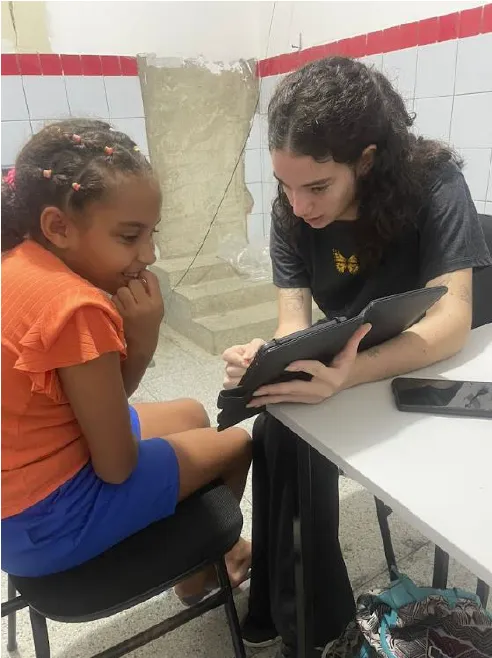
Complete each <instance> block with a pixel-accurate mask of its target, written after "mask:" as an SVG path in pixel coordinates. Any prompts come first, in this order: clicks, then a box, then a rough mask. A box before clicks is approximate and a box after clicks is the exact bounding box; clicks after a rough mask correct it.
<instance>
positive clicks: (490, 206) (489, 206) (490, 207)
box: [484, 201, 492, 217]
mask: <svg viewBox="0 0 492 658" xmlns="http://www.w3.org/2000/svg"><path fill="white" fill-rule="evenodd" d="M484 213H485V214H486V215H490V216H491V217H492V201H487V203H486V204H485V208H484Z"/></svg>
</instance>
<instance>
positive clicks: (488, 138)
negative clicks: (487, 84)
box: [451, 92, 492, 148]
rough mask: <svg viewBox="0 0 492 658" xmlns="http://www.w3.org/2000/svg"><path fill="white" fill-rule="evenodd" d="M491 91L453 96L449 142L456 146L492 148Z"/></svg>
mask: <svg viewBox="0 0 492 658" xmlns="http://www.w3.org/2000/svg"><path fill="white" fill-rule="evenodd" d="M491 117H492V92H489V93H485V94H470V95H467V96H455V99H454V108H453V120H452V123H451V143H452V144H454V146H456V147H457V148H492V120H491Z"/></svg>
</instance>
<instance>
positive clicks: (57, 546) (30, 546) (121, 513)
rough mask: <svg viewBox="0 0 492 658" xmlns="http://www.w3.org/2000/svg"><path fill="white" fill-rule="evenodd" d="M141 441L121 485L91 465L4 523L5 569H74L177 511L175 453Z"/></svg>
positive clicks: (135, 425) (31, 572)
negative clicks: (101, 475) (135, 459)
mask: <svg viewBox="0 0 492 658" xmlns="http://www.w3.org/2000/svg"><path fill="white" fill-rule="evenodd" d="M130 416H131V423H132V430H133V433H134V434H135V436H137V437H138V439H139V445H138V463H137V466H136V467H135V470H134V471H133V473H132V475H131V476H130V477H129V478H128V480H126V482H124V483H123V484H117V485H114V484H107V483H106V482H103V481H102V480H101V479H100V478H99V477H98V476H97V475H96V474H95V472H94V469H93V468H92V465H91V463H89V464H87V465H86V466H84V468H82V470H81V471H79V472H78V473H77V474H76V475H75V476H74V477H73V478H72V479H71V480H69V481H68V482H65V484H63V485H62V486H61V487H60V488H59V489H57V490H56V491H54V492H53V493H52V494H50V495H49V496H48V497H47V498H45V499H44V500H42V501H41V502H39V503H36V504H35V505H33V506H32V507H29V508H28V509H26V510H25V511H24V512H21V513H20V514H17V515H16V516H12V517H9V518H7V519H3V520H2V570H3V571H5V572H7V573H9V574H12V575H16V576H44V575H47V574H51V573H56V572H58V571H64V570H66V569H70V568H72V567H75V566H77V565H79V564H82V563H83V562H87V560H90V559H91V558H93V557H95V556H96V555H99V554H100V553H103V552H104V551H105V550H107V549H108V548H110V547H111V546H114V545H115V544H118V543H119V542H121V541H122V540H123V539H125V538H126V537H129V536H130V535H133V534H134V533H136V532H138V531H139V530H143V528H146V527H147V526H148V525H150V524H151V523H153V522H154V521H158V520H159V519H163V518H165V517H166V516H170V515H171V514H173V513H174V510H175V508H176V504H177V502H178V493H179V468H178V460H177V458H176V454H175V452H174V450H173V448H172V446H171V444H170V443H168V442H167V441H166V440H164V439H148V440H146V441H142V440H141V438H142V437H141V433H140V422H139V419H138V415H137V412H136V410H135V409H133V407H130Z"/></svg>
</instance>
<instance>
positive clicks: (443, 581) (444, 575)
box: [432, 546, 449, 589]
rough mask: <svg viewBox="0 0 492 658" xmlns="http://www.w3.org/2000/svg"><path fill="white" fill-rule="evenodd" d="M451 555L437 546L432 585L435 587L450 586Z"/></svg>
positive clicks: (443, 587) (444, 587)
mask: <svg viewBox="0 0 492 658" xmlns="http://www.w3.org/2000/svg"><path fill="white" fill-rule="evenodd" d="M448 569H449V555H448V554H447V553H446V552H445V551H443V550H442V548H440V547H439V546H436V548H435V552H434V576H433V578H432V587H434V588H435V589H446V587H447V586H448Z"/></svg>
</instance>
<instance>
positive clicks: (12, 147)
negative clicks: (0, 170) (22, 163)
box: [2, 121, 32, 167]
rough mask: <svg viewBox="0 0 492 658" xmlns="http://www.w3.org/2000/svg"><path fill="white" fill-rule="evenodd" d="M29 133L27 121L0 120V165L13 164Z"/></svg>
mask: <svg viewBox="0 0 492 658" xmlns="http://www.w3.org/2000/svg"><path fill="white" fill-rule="evenodd" d="M31 135H32V132H31V124H30V123H29V121H2V167H10V166H12V165H13V164H14V162H15V159H16V157H17V154H18V153H19V151H20V150H21V148H22V147H23V146H24V144H25V143H26V142H27V141H28V139H29V138H30V137H31Z"/></svg>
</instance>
